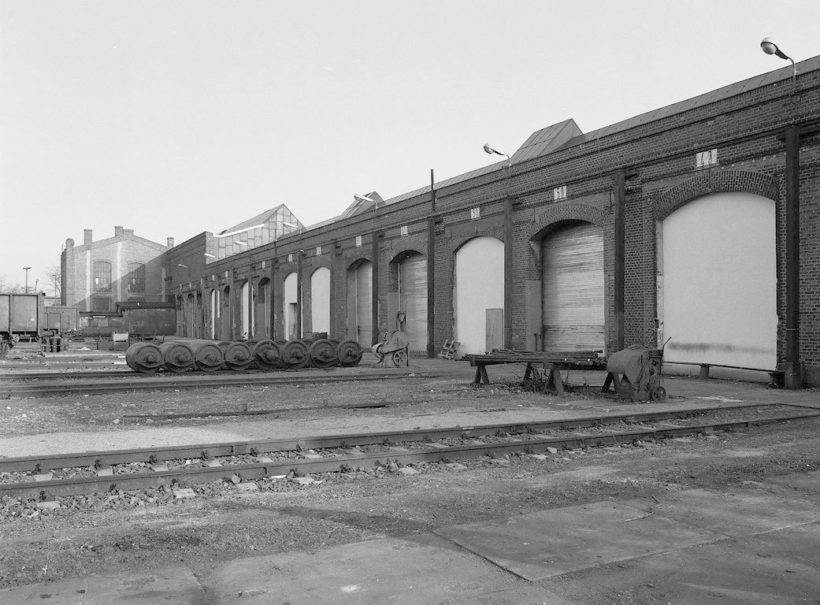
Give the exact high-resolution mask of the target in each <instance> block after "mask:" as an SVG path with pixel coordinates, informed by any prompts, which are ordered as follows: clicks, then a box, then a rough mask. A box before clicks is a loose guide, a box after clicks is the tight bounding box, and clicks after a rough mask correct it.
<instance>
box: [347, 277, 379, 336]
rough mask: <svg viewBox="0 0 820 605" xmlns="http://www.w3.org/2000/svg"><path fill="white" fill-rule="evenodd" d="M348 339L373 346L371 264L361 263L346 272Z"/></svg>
mask: <svg viewBox="0 0 820 605" xmlns="http://www.w3.org/2000/svg"><path fill="white" fill-rule="evenodd" d="M347 295H348V298H347V313H348V316H347V329H348V338H351V339H353V340H355V341H357V342H358V343H359V344H360V345H361V346H363V347H365V348H367V349H369V348H370V347H371V346H372V345H373V319H372V317H373V311H372V310H373V264H372V263H371V262H370V261H361V262H360V263H359V264H357V265H354V267H352V268H351V269H350V270H349V271H348V272H347Z"/></svg>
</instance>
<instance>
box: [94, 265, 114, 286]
mask: <svg viewBox="0 0 820 605" xmlns="http://www.w3.org/2000/svg"><path fill="white" fill-rule="evenodd" d="M93 274H94V288H93V290H94V292H111V263H109V262H108V261H107V260H95V261H94V266H93Z"/></svg>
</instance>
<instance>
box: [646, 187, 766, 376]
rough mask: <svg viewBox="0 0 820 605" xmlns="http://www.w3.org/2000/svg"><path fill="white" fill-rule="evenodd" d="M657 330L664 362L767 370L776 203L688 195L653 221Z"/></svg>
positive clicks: (754, 198)
mask: <svg viewBox="0 0 820 605" xmlns="http://www.w3.org/2000/svg"><path fill="white" fill-rule="evenodd" d="M658 238H659V242H658V254H659V258H658V267H659V274H658V316H659V318H660V320H661V332H660V336H661V338H662V339H663V340H666V339H667V338H671V340H670V341H669V343H668V344H667V346H666V349H665V351H664V358H665V359H668V360H670V361H682V362H692V363H713V364H721V365H732V366H739V367H745V368H759V369H774V367H775V364H776V361H777V300H776V296H777V294H776V287H777V273H776V270H777V269H776V251H775V250H776V249H775V204H774V202H773V201H772V200H769V199H767V198H764V197H760V196H757V195H752V194H747V193H720V194H715V195H710V196H705V197H702V198H699V199H697V200H694V201H692V202H690V203H688V204H686V205H685V206H683V207H681V208H679V209H678V210H676V211H675V212H673V213H672V214H671V215H670V216H669V217H667V218H666V219H665V220H664V221H663V222H662V223H661V224H660V225H658Z"/></svg>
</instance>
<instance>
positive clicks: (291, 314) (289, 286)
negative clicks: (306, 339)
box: [282, 273, 302, 340]
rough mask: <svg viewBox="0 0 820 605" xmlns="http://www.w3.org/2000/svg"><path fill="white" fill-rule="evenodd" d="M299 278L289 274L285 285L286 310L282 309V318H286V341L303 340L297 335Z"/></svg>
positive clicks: (284, 301)
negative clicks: (297, 290) (297, 289)
mask: <svg viewBox="0 0 820 605" xmlns="http://www.w3.org/2000/svg"><path fill="white" fill-rule="evenodd" d="M297 285H298V284H297V278H296V273H288V275H287V277H285V283H284V292H283V294H284V296H283V304H284V308H283V309H282V317H284V318H285V339H286V340H294V339H297V338H301V337H302V335H301V334H297V333H296V325H297V321H296V314H297V313H298V309H297V308H296V305H297V297H296V288H297Z"/></svg>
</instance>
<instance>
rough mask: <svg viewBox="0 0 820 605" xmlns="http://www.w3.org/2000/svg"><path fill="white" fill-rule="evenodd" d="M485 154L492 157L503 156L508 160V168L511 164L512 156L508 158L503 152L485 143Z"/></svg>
mask: <svg viewBox="0 0 820 605" xmlns="http://www.w3.org/2000/svg"><path fill="white" fill-rule="evenodd" d="M484 153H488V154H490V155H493V154H495V155H503V156H504V157H505V158H507V166H509V165H510V164H511V160H510V156H508V155H507V154H506V153H504V152H503V151H499V150H498V149H496V148H495V147H493V146H492V145H490V144H489V143H484Z"/></svg>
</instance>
